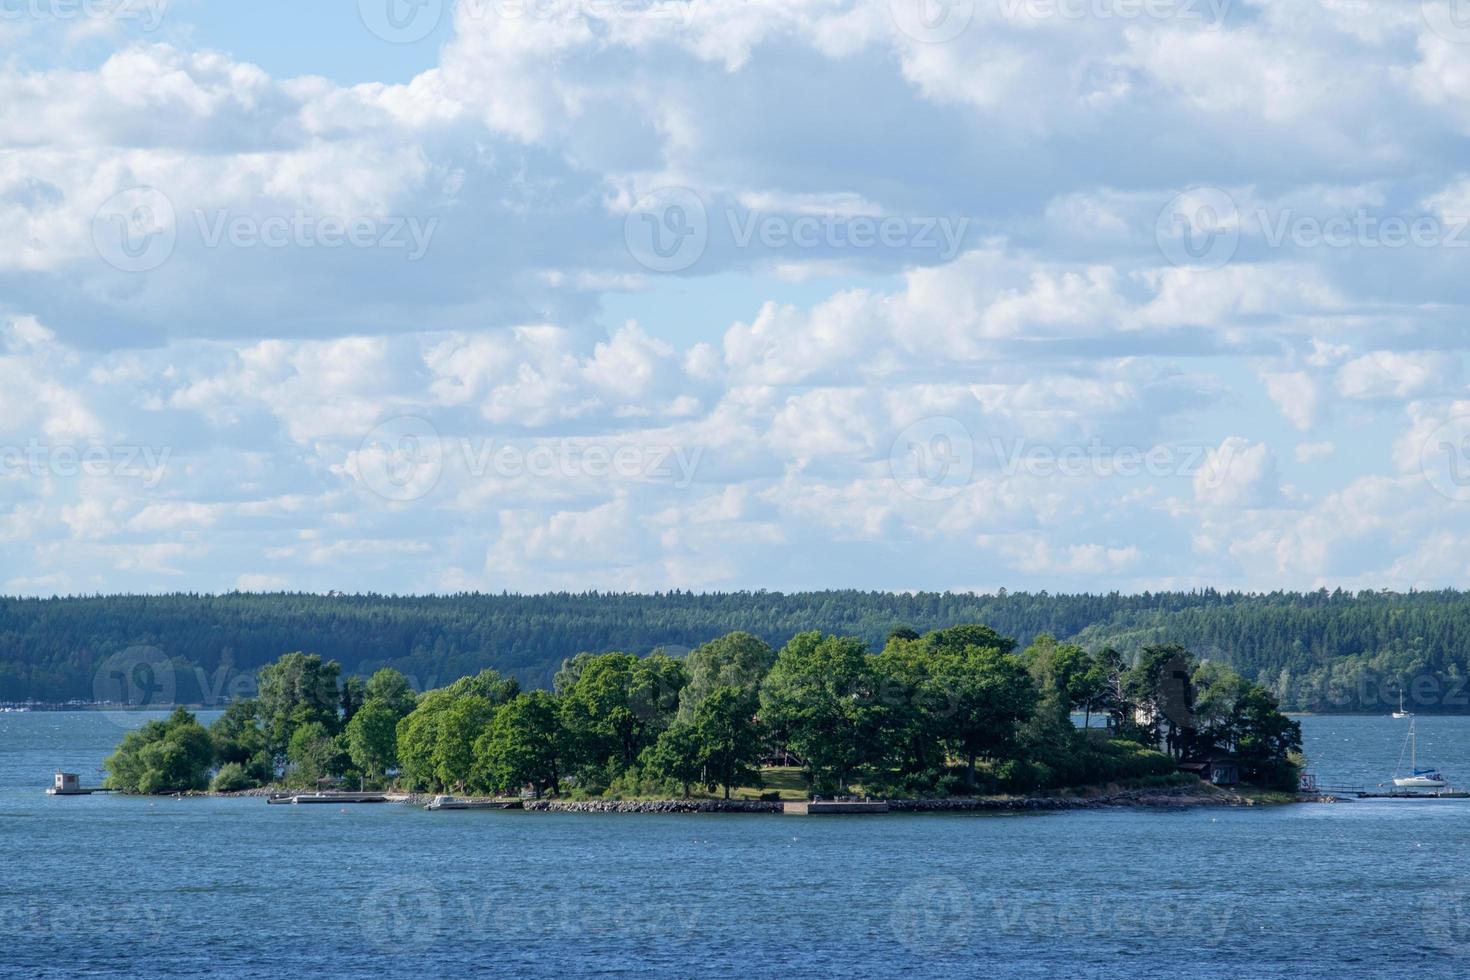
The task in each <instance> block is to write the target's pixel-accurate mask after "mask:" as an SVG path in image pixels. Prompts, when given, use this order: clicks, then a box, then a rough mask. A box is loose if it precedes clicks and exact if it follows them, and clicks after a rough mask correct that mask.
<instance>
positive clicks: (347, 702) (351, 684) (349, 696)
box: [341, 675, 367, 731]
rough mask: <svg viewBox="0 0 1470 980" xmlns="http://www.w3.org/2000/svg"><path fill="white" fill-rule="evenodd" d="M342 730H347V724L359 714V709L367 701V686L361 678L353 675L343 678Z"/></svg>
mask: <svg viewBox="0 0 1470 980" xmlns="http://www.w3.org/2000/svg"><path fill="white" fill-rule="evenodd" d="M341 699H342V729H343V730H344V731H345V730H346V729H347V723H348V722H349V721H351V720H352V716H353V715H354V714H356V713H357V709H358V708H361V707H362V706H363V703H364V702H365V701H367V684H366V683H365V682H364V681H363V679H362V678H361V677H357V676H356V675H353V676H351V677H344V678H342V691H341Z"/></svg>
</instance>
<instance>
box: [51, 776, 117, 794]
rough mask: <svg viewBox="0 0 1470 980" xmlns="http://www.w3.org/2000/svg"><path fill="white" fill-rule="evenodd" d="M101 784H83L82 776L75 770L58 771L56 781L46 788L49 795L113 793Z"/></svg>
mask: <svg viewBox="0 0 1470 980" xmlns="http://www.w3.org/2000/svg"><path fill="white" fill-rule="evenodd" d="M111 792H112V790H110V789H105V788H103V787H101V786H96V787H88V786H83V785H82V777H81V776H79V775H77V774H76V773H74V772H58V773H57V774H56V781H55V782H54V783H52V784H51V786H50V787H49V788H47V790H46V795H47V796H91V795H92V794H93V793H111Z"/></svg>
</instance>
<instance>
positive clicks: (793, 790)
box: [730, 766, 811, 800]
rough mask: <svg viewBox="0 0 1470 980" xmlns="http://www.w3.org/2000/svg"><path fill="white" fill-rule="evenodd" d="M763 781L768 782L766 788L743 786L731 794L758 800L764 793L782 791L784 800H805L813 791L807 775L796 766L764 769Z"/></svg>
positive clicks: (742, 798)
mask: <svg viewBox="0 0 1470 980" xmlns="http://www.w3.org/2000/svg"><path fill="white" fill-rule="evenodd" d="M761 781H762V782H764V783H765V784H766V785H765V788H764V789H756V788H755V787H753V786H741V787H740V788H738V789H736V790H735V791H734V792H733V793H731V794H730V796H731V798H732V799H736V800H758V799H760V797H761V794H762V793H780V794H781V799H782V800H804V799H806V798H807V796H808V795H810V793H811V789H810V787H808V786H807V781H806V777H805V776H804V775H802V771H801V769H799V768H798V767H796V766H775V767H773V768H770V769H762V770H761Z"/></svg>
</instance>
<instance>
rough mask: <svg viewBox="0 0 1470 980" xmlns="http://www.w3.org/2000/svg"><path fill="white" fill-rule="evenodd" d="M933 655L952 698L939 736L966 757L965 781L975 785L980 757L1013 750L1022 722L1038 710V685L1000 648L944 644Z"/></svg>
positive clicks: (937, 674)
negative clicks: (976, 761) (977, 762)
mask: <svg viewBox="0 0 1470 980" xmlns="http://www.w3.org/2000/svg"><path fill="white" fill-rule="evenodd" d="M934 658H935V664H934V680H935V682H936V683H937V684H938V685H939V686H940V687H941V688H942V689H943V690H944V691H945V692H946V693H947V696H948V698H949V701H950V706H949V710H948V711H947V712H946V713H945V716H944V717H943V718H942V719H941V720H940V724H939V733H940V737H941V738H943V739H944V740H945V742H946V743H947V744H948V745H949V746H950V748H951V750H952V751H953V752H954V753H955V754H956V755H959V756H960V757H961V758H963V759H964V760H965V785H966V786H969V787H973V786H974V785H975V760H976V759H977V758H979V757H982V756H983V757H987V758H991V759H999V758H1003V757H1005V755H1006V754H1007V753H1008V752H1010V751H1011V750H1012V749H1013V748H1014V746H1015V741H1016V735H1017V728H1018V726H1019V725H1020V724H1021V723H1022V722H1024V721H1025V720H1026V719H1028V718H1030V717H1031V715H1032V713H1033V712H1034V711H1035V710H1036V704H1037V700H1038V697H1037V691H1036V687H1035V685H1034V684H1033V683H1032V680H1031V675H1030V674H1029V673H1028V672H1027V671H1026V668H1025V666H1023V665H1022V663H1021V661H1020V660H1018V659H1017V658H1016V657H1014V656H1012V655H1011V654H1009V653H1007V652H1006V651H1005V650H1003V649H1000V648H997V647H973V646H972V647H965V648H963V649H955V648H953V647H942V648H940V649H939V650H937V651H936V652H935V654H934Z"/></svg>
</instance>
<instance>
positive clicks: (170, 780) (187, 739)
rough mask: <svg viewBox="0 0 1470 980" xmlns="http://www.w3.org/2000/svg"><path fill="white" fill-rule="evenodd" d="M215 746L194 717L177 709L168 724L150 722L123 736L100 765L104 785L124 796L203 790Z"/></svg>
mask: <svg viewBox="0 0 1470 980" xmlns="http://www.w3.org/2000/svg"><path fill="white" fill-rule="evenodd" d="M213 762H214V743H213V741H212V740H211V739H210V737H209V732H207V731H205V729H204V726H203V725H200V724H199V722H198V721H197V720H195V718H194V716H193V715H192V714H190V713H189V712H188V711H186V710H184V709H183V708H177V709H175V710H174V713H173V714H172V715H170V716H169V718H168V720H167V721H150V722H148V723H147V724H145V725H144V726H143V727H142V728H139V729H137V730H136V731H132V732H129V733H128V734H127V735H125V736H123V740H122V743H121V744H120V745H119V746H118V748H117V751H115V752H114V753H113V754H112V755H110V756H108V757H107V759H106V760H105V761H104V762H103V764H102V765H103V767H104V768H105V769H106V770H107V779H106V785H107V786H108V787H109V788H111V789H116V790H121V791H123V792H125V793H141V794H155V793H178V792H187V791H192V790H201V789H204V788H205V787H206V786H207V785H208V784H209V770H210V767H211V766H212V765H213Z"/></svg>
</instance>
